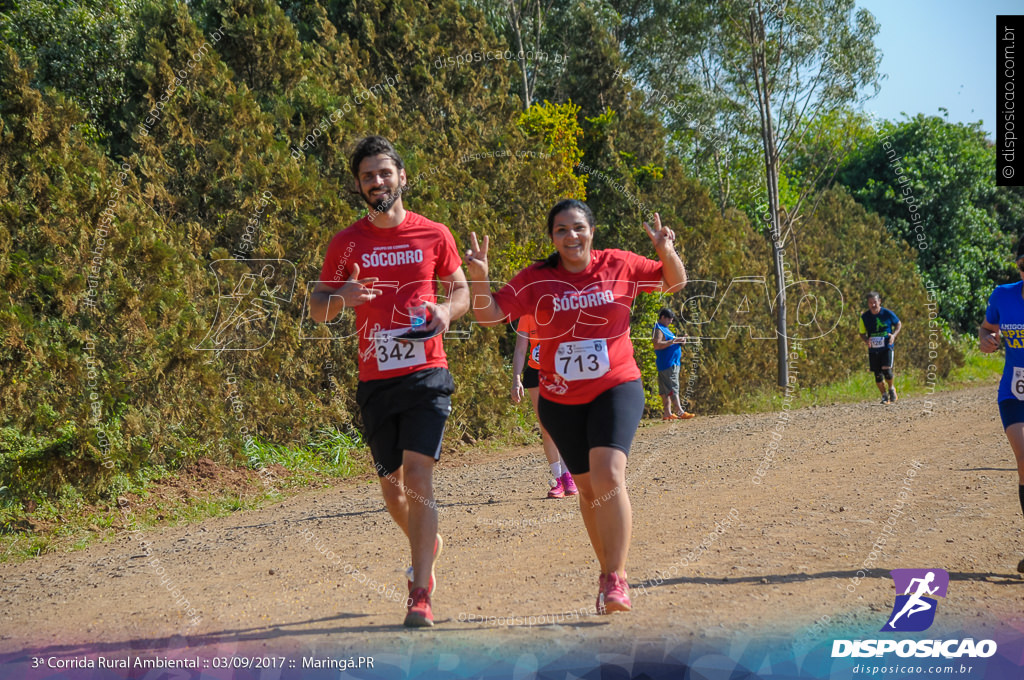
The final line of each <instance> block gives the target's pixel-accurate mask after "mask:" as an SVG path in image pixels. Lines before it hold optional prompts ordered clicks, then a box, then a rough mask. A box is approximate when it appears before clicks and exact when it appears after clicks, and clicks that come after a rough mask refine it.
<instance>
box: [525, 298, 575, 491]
mask: <svg viewBox="0 0 1024 680" xmlns="http://www.w3.org/2000/svg"><path fill="white" fill-rule="evenodd" d="M524 363H525V364H526V368H525V370H524V369H523V364H524ZM539 370H540V340H538V339H537V324H536V322H535V321H534V320H533V316H531V315H529V314H527V315H526V316H524V317H522V318H520V319H519V325H518V326H517V327H516V348H515V351H514V352H513V353H512V394H511V397H512V403H513V404H518V403H519V402H520V401H522V400H523V388H524V387H525V388H526V390H527V391H529V394H530V403H531V404H533V414H534V416H536V415H537V399H538V398H539V397H540V382H539V374H538V373H537V372H538V371H539ZM520 376H522V378H520ZM537 424H538V425H539V426H540V437H541V442H542V444H543V445H544V456H545V457H546V458H547V459H548V468H549V469H550V470H551V481H549V482H548V486H549V487H551V488H549V489H548V498H565V497H566V496H575V495H576V494H577V493H578V492H577V490H576V483H575V482H574V481H572V474H571V473H570V472H569V468H567V467H565V461H563V460H562V457H561V456H560V455H558V447H557V446H555V442H554V440H552V439H551V435H550V434H548V431H547V428H545V427H544V423H542V422H540V418H539V417H538V418H537Z"/></svg>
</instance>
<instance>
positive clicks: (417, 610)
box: [405, 588, 434, 628]
mask: <svg viewBox="0 0 1024 680" xmlns="http://www.w3.org/2000/svg"><path fill="white" fill-rule="evenodd" d="M407 604H408V607H409V612H408V613H407V614H406V615H405V625H406V627H407V628H427V627H430V626H433V625H434V614H433V613H432V612H431V611H430V595H427V589H426V588H417V589H416V590H414V591H412V592H411V593H410V594H409V600H408V602H407Z"/></svg>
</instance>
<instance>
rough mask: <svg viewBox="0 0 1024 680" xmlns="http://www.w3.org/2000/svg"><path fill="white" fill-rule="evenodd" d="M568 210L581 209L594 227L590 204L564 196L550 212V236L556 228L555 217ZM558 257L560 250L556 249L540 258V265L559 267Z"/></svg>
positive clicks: (584, 216)
mask: <svg viewBox="0 0 1024 680" xmlns="http://www.w3.org/2000/svg"><path fill="white" fill-rule="evenodd" d="M566 210H579V211H580V212H581V213H583V219H585V220H586V221H587V224H588V225H590V228H591V229H593V228H594V211H593V210H591V209H590V206H589V205H587V204H586V203H584V202H583V201H581V200H579V199H576V198H563V199H562V200H561V201H559V202H558V203H555V206H554V207H553V208H551V210H550V211H549V212H548V236H551V234H552V232H554V230H555V218H556V217H558V215H559V214H560V213H563V212H565V211H566ZM558 259H559V258H558V251H557V250H556V251H555V252H553V253H551V254H550V255H548V256H547V257H546V258H545V259H543V260H540V261H539V262H540V266H541V267H557V266H558Z"/></svg>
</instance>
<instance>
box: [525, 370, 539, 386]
mask: <svg viewBox="0 0 1024 680" xmlns="http://www.w3.org/2000/svg"><path fill="white" fill-rule="evenodd" d="M523 387H525V388H526V389H528V390H529V389H532V388H534V387H540V373H539V371H537V369H536V368H534V367H533V366H530V365H527V366H526V368H524V369H523Z"/></svg>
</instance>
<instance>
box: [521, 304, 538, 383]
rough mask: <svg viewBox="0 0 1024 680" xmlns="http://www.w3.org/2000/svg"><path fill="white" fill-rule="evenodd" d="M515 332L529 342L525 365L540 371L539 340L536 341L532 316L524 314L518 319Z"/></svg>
mask: <svg viewBox="0 0 1024 680" xmlns="http://www.w3.org/2000/svg"><path fill="white" fill-rule="evenodd" d="M516 332H517V333H519V334H520V335H522V336H525V337H526V338H527V339H528V340H529V341H530V353H529V354H528V355H527V357H526V365H527V366H529V367H530V368H536V369H537V370H538V371H539V370H540V340H538V339H537V323H536V322H535V321H534V320H533V316H532V315H530V314H526V315H525V316H522V317H520V319H519V325H518V326H516Z"/></svg>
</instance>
